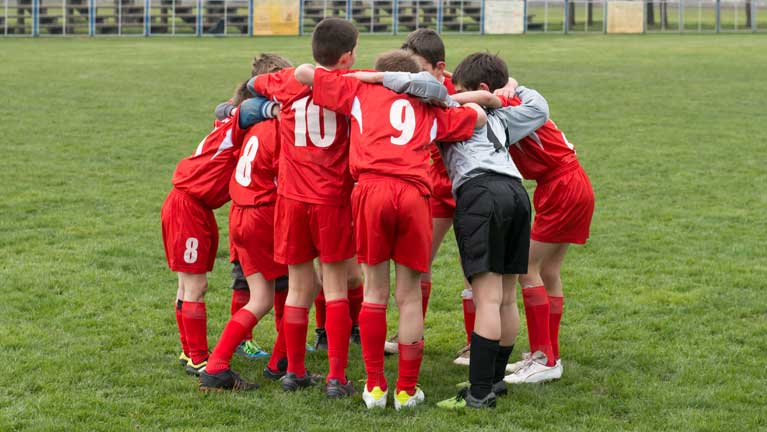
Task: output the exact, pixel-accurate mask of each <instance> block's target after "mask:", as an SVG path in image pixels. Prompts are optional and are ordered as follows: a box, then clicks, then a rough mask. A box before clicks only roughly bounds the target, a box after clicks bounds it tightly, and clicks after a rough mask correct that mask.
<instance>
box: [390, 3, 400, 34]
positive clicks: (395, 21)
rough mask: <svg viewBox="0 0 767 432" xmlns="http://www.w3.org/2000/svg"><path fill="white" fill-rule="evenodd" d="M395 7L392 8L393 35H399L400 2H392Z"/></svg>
mask: <svg viewBox="0 0 767 432" xmlns="http://www.w3.org/2000/svg"><path fill="white" fill-rule="evenodd" d="M392 1H393V2H394V6H393V7H392V20H391V22H392V28H391V31H392V34H395V35H396V34H397V27H398V25H399V0H392Z"/></svg>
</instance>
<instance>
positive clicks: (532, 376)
mask: <svg viewBox="0 0 767 432" xmlns="http://www.w3.org/2000/svg"><path fill="white" fill-rule="evenodd" d="M560 378H562V362H557V363H556V364H555V365H554V366H546V355H545V354H543V353H542V352H540V351H536V352H535V353H534V354H533V356H532V357H531V358H530V359H529V360H528V361H527V362H526V364H525V365H524V366H523V367H522V368H521V369H519V370H517V371H516V372H514V373H512V374H510V375H506V377H505V378H504V379H503V380H504V381H506V382H507V383H509V384H534V383H541V382H546V381H552V380H558V379H560Z"/></svg>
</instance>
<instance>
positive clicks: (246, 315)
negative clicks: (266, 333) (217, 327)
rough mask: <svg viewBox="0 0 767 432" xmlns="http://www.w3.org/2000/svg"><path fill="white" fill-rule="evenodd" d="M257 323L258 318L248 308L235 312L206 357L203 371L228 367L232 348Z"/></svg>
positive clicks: (211, 371) (234, 348) (232, 352)
mask: <svg viewBox="0 0 767 432" xmlns="http://www.w3.org/2000/svg"><path fill="white" fill-rule="evenodd" d="M257 323H258V318H256V316H255V315H253V314H252V313H251V312H250V311H249V310H247V309H244V308H241V309H240V310H238V311H237V312H235V314H234V316H232V319H230V320H229V322H228V323H226V327H224V332H223V333H221V338H220V339H219V340H218V343H217V344H216V347H215V348H214V349H213V353H212V354H211V355H210V358H209V359H208V365H207V366H206V367H205V371H206V372H208V373H212V374H215V373H219V372H223V371H225V370H227V369H229V361H230V360H231V359H232V355H233V354H234V350H236V349H237V346H238V345H239V344H240V342H242V338H243V337H245V335H246V334H248V333H250V332H251V331H253V327H255V326H256V324H257Z"/></svg>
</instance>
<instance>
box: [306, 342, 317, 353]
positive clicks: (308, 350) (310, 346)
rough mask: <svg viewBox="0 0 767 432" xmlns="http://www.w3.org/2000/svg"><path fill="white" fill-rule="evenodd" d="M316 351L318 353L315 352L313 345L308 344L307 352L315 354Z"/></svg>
mask: <svg viewBox="0 0 767 432" xmlns="http://www.w3.org/2000/svg"><path fill="white" fill-rule="evenodd" d="M315 351H317V350H315V349H314V345H312V344H306V352H311V353H313V352H315Z"/></svg>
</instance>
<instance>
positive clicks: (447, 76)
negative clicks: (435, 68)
mask: <svg viewBox="0 0 767 432" xmlns="http://www.w3.org/2000/svg"><path fill="white" fill-rule="evenodd" d="M442 75H444V76H445V78H452V77H453V73H452V72H450V71H442Z"/></svg>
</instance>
